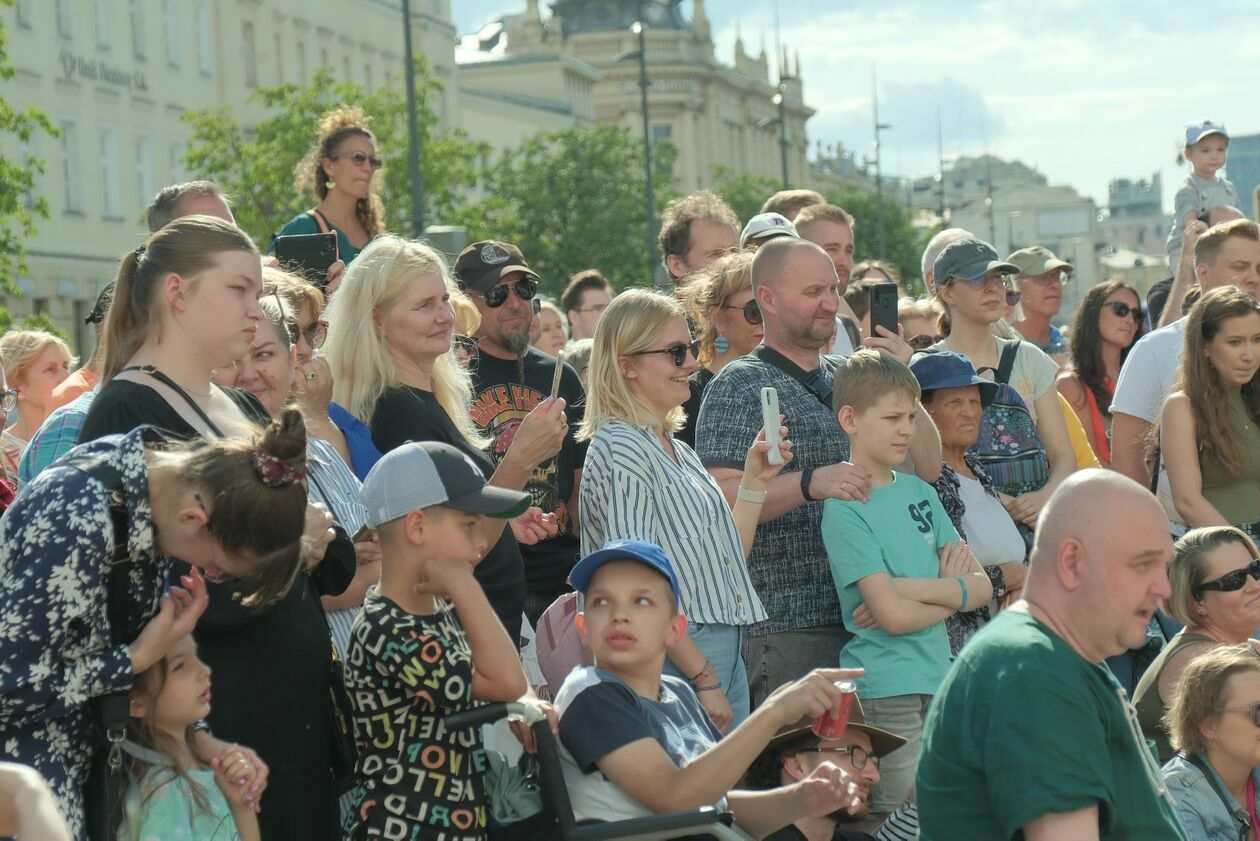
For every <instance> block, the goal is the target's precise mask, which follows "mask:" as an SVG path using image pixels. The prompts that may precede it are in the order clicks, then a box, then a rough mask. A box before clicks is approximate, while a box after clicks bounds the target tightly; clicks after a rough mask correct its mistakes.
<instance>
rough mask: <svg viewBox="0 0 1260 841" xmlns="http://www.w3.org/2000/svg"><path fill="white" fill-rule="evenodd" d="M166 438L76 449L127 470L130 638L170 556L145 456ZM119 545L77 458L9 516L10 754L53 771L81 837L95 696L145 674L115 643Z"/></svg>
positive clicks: (5, 546)
mask: <svg viewBox="0 0 1260 841" xmlns="http://www.w3.org/2000/svg"><path fill="white" fill-rule="evenodd" d="M162 440H163V439H162V437H161V435H160V434H159V433H158V432H156V431H154V430H152V429H150V428H148V427H140V428H138V429H136V430H134V431H132V432H130V433H128V434H127V435H111V436H108V437H105V438H101V439H99V440H96V441H93V442H91V443H89V444H84V445H81V446H79V447H76V448H75V450H74V451H73V452H76V453H85V454H90V455H93V456H98V457H100V458H102V459H104V460H105V461H106V462H108V463H109V464H110V465H112V466H113V467H114V468H115V469H117V470H118V472H119V473H120V474H121V476H122V478H123V486H124V489H125V493H126V497H127V499H126V506H127V524H128V527H127V531H128V537H127V545H128V546H129V548H130V552H131V557H132V560H133V561H134V566H133V568H132V572H131V580H130V585H129V590H130V598H129V600H128V601H129V603H130V611H129V616H128V621H127V629H126V632H127V635H126V638H127V639H134V638H135V636H136V635H138V634H139V632H140V629H141V628H143V627H144V625H145V623H146V622H148V621H149V619H150V618H151V617H152V616H153V615H154V614H155V613H157V610H158V600H159V598H160V597H161V594H162V590H163V588H164V586H165V581H166V576H167V570H168V565H169V562H168V560H167V559H166V558H164V557H160V556H158V555H157V554H156V548H157V546H156V542H155V539H154V529H153V521H152V510H151V508H150V506H149V480H148V465H147V462H146V460H145V452H146V450H147V449H148V448H149V447H150V446H151V445H153V444H156V443H159V442H161V441H162ZM113 547H114V528H113V524H112V521H111V519H110V513H109V497H108V493H107V491H106V489H105V488H104V486H102V485H101V484H100V482H98V481H97V480H96V479H93V478H92V477H91V476H89V475H87V474H86V473H84V472H82V471H81V470H79V469H77V468H75V467H69V466H66V465H63V464H55V465H53V466H52V467H49V468H48V469H47V470H45V471H44V472H43V473H41V474H39V476H37V477H36V478H35V479H34V480H33V481H32V482H31V483H30V484H29V485H27V486H26V487H25V488H23V490H22V493H21V494H20V495H19V497H18V499H17V501H16V502H15V503H14V504H13V506H12V507H11V508H9V510H8V511H7V512H5V515H4V517H3V518H0V759H5V760H9V761H13V762H20V763H23V764H25V765H30V766H32V767H34V768H35V769H36V770H38V771H39V772H40V773H41V774H43V775H44V777H46V778H47V779H48V782H49V784H50V785H51V786H52V789H53V792H54V793H55V794H56V796H57V801H58V804H59V805H60V807H61V810H62V813H63V814H64V815H65V816H66V819H67V821H68V822H69V824H70V828H71V830H72V831H73V832H74V833H75V835H76V836H77V837H80V838H82V837H83V833H84V829H83V797H82V787H83V784H84V782H85V781H86V779H87V773H88V766H89V764H90V761H91V727H92V725H91V722H92V716H91V711H90V708H89V706H88V702H89V701H90V700H91V699H93V698H95V697H98V696H100V695H104V694H107V693H110V692H116V691H123V690H127V689H129V688H130V687H131V685H132V680H133V675H132V671H131V656H130V654H129V653H128V652H127V648H126V647H125V646H115V645H112V644H111V643H110V628H109V620H108V618H107V612H106V602H107V593H106V585H105V581H106V575H105V573H106V570H107V567H108V564H109V561H110V558H111V557H112V553H113Z"/></svg>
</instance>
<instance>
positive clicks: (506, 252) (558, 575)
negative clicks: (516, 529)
mask: <svg viewBox="0 0 1260 841" xmlns="http://www.w3.org/2000/svg"><path fill="white" fill-rule="evenodd" d="M455 275H456V277H457V278H458V280H459V285H460V288H461V289H463V290H464V291H465V292H467V293H468V295H469V297H471V298H472V301H473V303H474V304H475V305H476V307H477V312H479V313H480V314H481V326H480V327H479V328H478V329H477V333H476V340H477V346H476V349H475V350H473V351H472V353H471V355H470V357H469V361H468V368H469V371H470V373H471V374H472V386H473V388H472V391H473V404H472V419H473V423H475V424H476V425H477V428H478V429H480V430H481V431H482V432H483V433H485V435H486V436H487V437H489V438H491V439H492V440H493V443H492V444H491V458H492V459H493V461H494V463H495V465H496V467H499V469H504V467H505V466H504V465H502V464H501V462H502V461H503V456H504V454H505V453H506V452H507V449H508V447H509V446H511V444H512V441H513V438H514V436H515V435H516V431H517V428H518V427H519V426H520V424H521V421H522V420H523V419H524V418H525V416H526V415H528V414H529V413H530V411H531V410H532V409H533V408H534V407H535V406H537V405H538V404H539V403H543V402H547V401H550V400H551V383H552V381H553V379H554V376H555V372H556V366H557V365H563V366H564V368H563V370H562V371H561V375H560V390H559V393H558V399H557V400H556V403H557V404H558V406H557V407H556V408H557V409H558V410H559V411H563V412H565V414H566V416H567V421H568V425H569V428H568V429H567V430H566V431H565V434H564V437H563V439H561V441H560V444H559V448H558V449H552V450H551V451H549V452H539V453H533V454H530V456H529V457H528V458H526V459H522V460H521V463H528V464H536V465H538V466H537V467H535V468H534V469H533V471H532V473H531V474H530V475H529V476H528V477H519V478H521V479H522V480H523V483H524V490H525V491H526V492H528V493H529V494H530V495H531V496H532V497H533V499H534V502H533V504H534V505H536V506H538V507H539V508H541V509H542V510H543V512H544V513H548V514H555V515H556V525H557V527H558V528H559V531H558V532H557V533H556V535H555V536H553V537H550V538H547V539H545V540H541V541H539V542H538V543H535V544H533V545H522V546H521V557H522V558H523V559H524V561H525V589H526V594H525V614H526V615H527V616H528V617H529V621H530V624H531V625H533V624H536V623H537V622H538V617H539V616H540V615H541V614H542V612H543V611H544V610H546V609H547V606H548V605H549V604H551V602H552V601H553V600H554V599H555V598H556V596H558V595H560V594H561V593H563V592H565V591H566V590H567V589H568V587H567V586H566V584H565V579H566V578H567V577H568V574H569V569H570V568H571V567H572V566H573V562H574V561H575V560H576V559H577V554H578V549H579V544H578V527H577V504H578V485H579V483H580V482H581V479H582V462H583V461H584V460H585V458H586V445H585V444H584V443H582V444H579V443H578V442H577V441H575V440H574V437H573V430H574V429H576V428H577V426H578V424H579V423H581V421H582V411H583V407H584V406H585V403H586V398H585V393H584V392H583V390H582V383H581V381H580V380H579V379H578V375H577V372H576V371H574V370H573V369H572V368H571V367H570V366H569V365H568V364H566V363H564V362H561V361H559V360H557V359H555V358H554V357H551V356H548V355H547V354H545V353H543V352H542V351H540V350H537V349H536V348H533V347H530V343H529V326H530V322H531V321H532V320H533V306H532V301H533V298H534V296H535V295H536V294H537V293H538V274H537V273H536V272H534V270H533V269H531V268H530V267H529V265H528V264H527V263H526V262H525V257H524V255H523V254H521V250H520V249H519V248H517V247H516V246H515V245H512V244H510V243H505V242H495V241H493V240H486V241H483V242H475V243H473V244H472V245H470V246H468V247H467V248H465V249H464V250H463V251H462V252H460V255H459V258H458V259H457V260H456V261H455ZM513 486H514V487H515V486H516V483H515V482H514V483H513Z"/></svg>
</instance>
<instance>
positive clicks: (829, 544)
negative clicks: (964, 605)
mask: <svg viewBox="0 0 1260 841" xmlns="http://www.w3.org/2000/svg"><path fill="white" fill-rule="evenodd" d="M822 539H823V546H824V547H825V548H826V550H827V563H828V565H829V566H830V567H831V578H832V581H834V582H835V585H836V591H837V592H838V593H839V594H840V610H841V615H842V616H843V617H844V626H845V627H846V628H848V629H849V630H851V631H853V634H854V636H853V639H851V640H849V642H848V644H847V645H845V647H844V650H843V651H841V652H840V665H842V666H845V667H862V668H865V669H866V674H865V675H864V676H863V677H862V678H861V679H860V680H859V681H858V693H859V694H860V695H861V697H863V698H890V697H892V696H894V695H912V694H922V695H933V694H935V693H936V688H937V687H938V686H940V683H941V681H942V680H943V679H944V678H945V673H946V672H947V671H949V636H948V634H946V633H945V623H944V622H943V621H942V622H937V623H936V624H935V625H931V626H929V627H927V628H923V629H922V630H918V631H912V632H910V633H908V634H889V633H888V632H886V631H883V630H880V629H879V628H860V627H858V625H857V623H856V622H854V621H853V611H854V610H856V609H857V607H858V605H860V604H861V603H862V592H861V591H860V590H859V589H858V584H857V583H858V581H860V580H862V579H863V578H865V577H866V576H868V575H872V574H874V573H879V572H886V573H888V574H889V575H890V576H892V577H893V578H937V577H939V571H940V556H939V555H938V554H937V553H938V551H939V550H940V549H941V547H943V546H944V545H945V544H947V543H952V542H954V541H957V540H958V539H959V538H958V531H957V530H956V529H955V528H954V525H953V523H951V522H950V519H949V515H948V514H946V513H945V509H944V508H942V507H941V500H940V497H938V496H937V495H936V490H935V489H934V488H933V487H932V486H931V485H929V484H928V483H926V482H924V481H923V480H922V479H920V478H919V477H917V476H911V475H910V474H907V473H894V474H893V481H892V482H891V483H890V484H887V485H882V486H880V487H875V488H871V498H870V501H869V502H854V501H851V500H843V499H829V500H827V501H826V502H825V503H823V517H822ZM958 598H959V601H960V602H961V601H962V590H961V588H960V589H959V592H958Z"/></svg>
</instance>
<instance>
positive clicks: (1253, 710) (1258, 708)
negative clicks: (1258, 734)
mask: <svg viewBox="0 0 1260 841" xmlns="http://www.w3.org/2000/svg"><path fill="white" fill-rule="evenodd" d="M1217 712H1218V713H1248V714H1250V716H1251V723H1252V724H1253V725H1255V726H1256V727H1260V704H1252V705H1251V706H1249V707H1221V708H1220V709H1219V710H1217Z"/></svg>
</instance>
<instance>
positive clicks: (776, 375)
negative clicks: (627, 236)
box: [696, 237, 941, 705]
mask: <svg viewBox="0 0 1260 841" xmlns="http://www.w3.org/2000/svg"><path fill="white" fill-rule="evenodd" d="M836 283H837V277H836V269H835V266H834V265H833V264H832V262H831V258H829V257H828V256H827V253H826V252H825V251H823V250H822V249H821V248H819V247H818V246H817V245H815V244H814V243H812V242H808V241H805V240H800V239H796V238H793V237H777V238H775V239H772V240H770V241H769V242H767V243H766V244H765V245H763V246H761V249H760V250H759V251H758V252H757V257H756V259H755V260H754V261H753V266H752V286H753V294H754V295H755V296H756V301H757V304H758V306H759V307H760V308H761V312H762V316H763V319H764V326H765V338H764V339H763V341H762V344H761V345H760V346H758V347H757V348H756V349H754V350H753V352H752V353H751V354H749V355H748V356H745V357H742V358H740V359H736V360H734V361H733V362H731V363H729V364H728V365H727V366H726V367H725V368H723V369H722V371H721V372H720V373H719V374H718V375H717V377H715V378H714V380H713V382H711V383H710V384H709V387H708V388H707V389H705V393H704V402H703V404H702V405H701V407H700V420H699V423H698V426H697V428H696V452H697V454H698V455H699V456H700V459H701V461H702V462H703V463H704V465H705V467H706V468H707V469H708V470H709V473H711V474H712V475H713V478H714V479H716V480H717V482H718V484H719V485H721V486H722V490H723V493H725V494H726V496H727V499H728V501H731V502H732V503H733V501H734V498H735V494H736V492H737V491H738V490H739V480H740V476H741V472H742V468H743V464H744V456H745V455H746V454H747V451H748V447H749V445H750V444H751V443H752V440H753V438H755V437H756V435H757V431H758V430H759V429H760V428H761V409H760V400H759V397H758V395H759V394H760V392H761V389H762V388H763V387H767V386H769V387H772V388H775V389H777V391H778V395H779V411H780V412H782V413H783V415H784V423H785V424H786V425H787V426H788V428H789V429H790V430H791V438H792V441H793V443H794V444H795V448H794V450H793V452H794V454H795V458H794V459H793V467H795V468H797V469H796V470H793V471H792V472H790V473H783V474H781V475H779V476H778V477H777V478H775V479H774V480H773V481H772V482H771V483H770V485H769V488H768V491H769V494H770V495H769V497H767V499H766V501H765V503H764V504H763V505H762V509H761V525H759V526H758V527H757V537H756V540H755V542H754V543H753V549H752V554H751V555H749V558H748V571H749V573H750V575H751V576H752V581H753V585H754V586H755V587H756V588H757V593H758V595H760V596H761V600H762V603H763V604H764V605H765V608H766V612H767V613H768V614H769V615H770V619H769V620H768V621H767V622H765V623H763V624H761V625H757V626H753V628H751V629H750V630H749V631H748V636H747V639H746V640H745V643H744V660H745V662H746V664H747V666H748V683H749V690H750V694H751V697H752V702H753V704H754V705H756V704H759V703H760V702H761V701H763V700H764V699H765V698H766V697H767V696H768V695H769V694H770V693H771V692H773V691H774V690H775V688H776V687H778V686H780V685H782V684H784V683H787V682H789V681H793V680H796V679H798V678H800V677H801V676H802V675H804V674H805V673H806V672H809V671H810V670H811V669H815V668H826V667H834V666H835V665H836V664H837V663H839V662H840V649H841V648H842V647H843V646H844V643H845V642H846V641H847V640H848V639H849V637H850V636H851V634H850V633H849V632H848V631H847V630H845V627H844V625H843V624H842V623H841V621H840V603H839V599H838V598H837V596H836V592H835V587H834V586H832V583H831V573H830V570H829V568H828V566H827V553H826V552H825V551H824V549H823V544H822V537H821V534H820V523H821V520H822V500H824V499H827V498H836V499H860V500H866V499H867V498H869V495H870V477H869V476H868V475H867V474H866V471H864V470H862V469H861V468H858V467H855V466H854V465H852V464H850V463H849V462H848V458H849V442H848V438H847V437H846V436H845V434H844V432H843V431H842V430H841V429H840V425H839V424H838V423H837V422H836V414H835V410H834V408H833V395H832V387H831V380H832V373H833V371H834V370H835V367H836V365H837V364H838V363H839V361H840V360H839V358H838V357H833V356H829V355H824V354H822V348H823V347H824V346H826V344H827V342H828V340H829V339H830V338H831V333H832V330H833V329H834V327H835V316H836V308H837V306H838V305H839V300H838V299H839V293H837V291H836ZM866 345H867V346H868V347H875V348H879V349H881V350H884V351H887V352H890V353H892V354H893V355H894V356H896V357H897V358H898V359H900V360H901V361H902V362H909V361H910V356H911V350H910V347H909V345H907V344H906V343H905V342H904V341H902V340H901V339H900V338H899V337H897V336H891V335H883V336H882V337H881V338H870V339H867V340H866ZM910 455H911V459H912V461H913V463H914V464H916V465H921V469H920V470H918V471H917V472H918V475H919V477H920V478H922V479H923V480H924V481H925V482H928V483H931V482H933V481H935V480H936V477H937V476H938V475H939V474H940V465H941V448H940V437H939V436H938V435H937V432H936V427H935V426H934V425H933V424H932V421H931V419H930V418H928V417H927V413H926V412H920V413H919V418H918V421H917V428H916V431H915V437H914V440H913V441H912V443H911V446H910Z"/></svg>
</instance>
